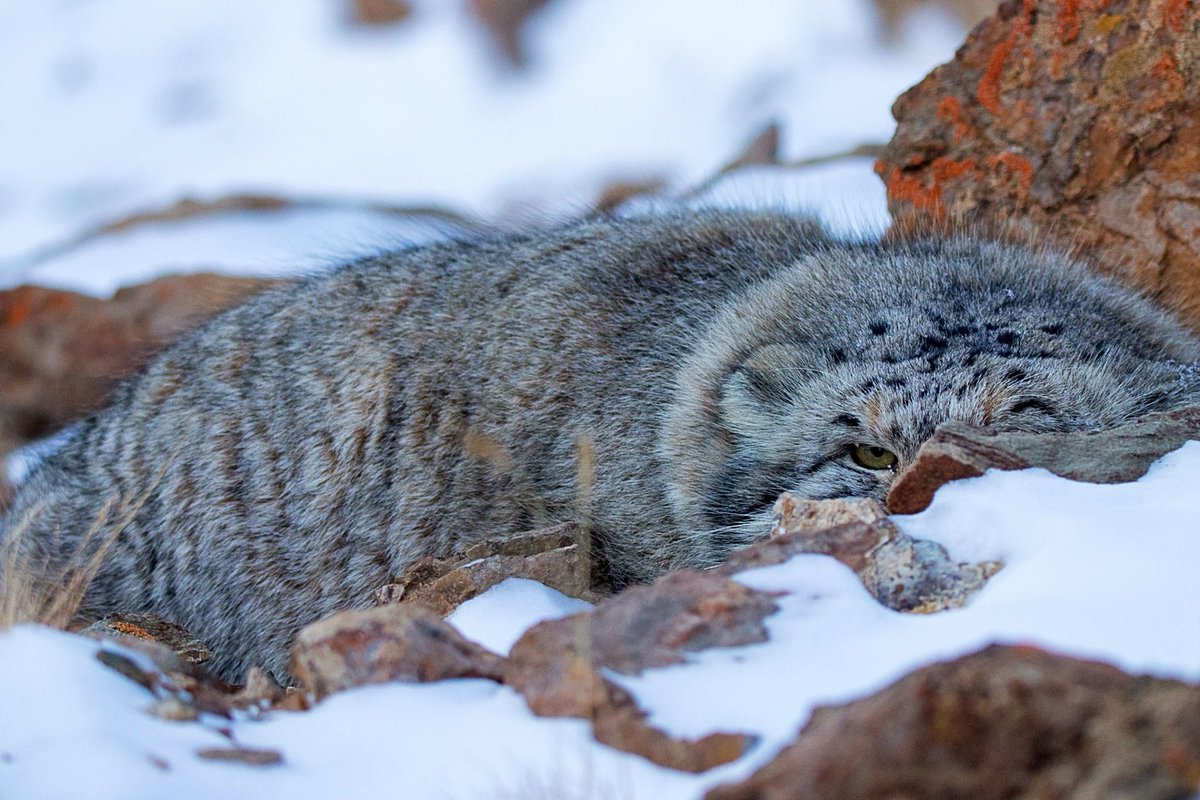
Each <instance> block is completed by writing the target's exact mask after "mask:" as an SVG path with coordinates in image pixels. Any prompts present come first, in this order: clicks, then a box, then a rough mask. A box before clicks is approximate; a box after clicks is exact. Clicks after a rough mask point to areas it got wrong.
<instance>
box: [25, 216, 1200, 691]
mask: <svg viewBox="0 0 1200 800" xmlns="http://www.w3.org/2000/svg"><path fill="white" fill-rule="evenodd" d="M1198 357H1200V349H1198V346H1197V343H1196V342H1195V341H1194V340H1193V339H1191V338H1189V336H1188V335H1187V334H1185V332H1184V331H1183V330H1182V329H1181V328H1180V327H1179V326H1178V325H1177V324H1176V323H1175V322H1174V321H1173V320H1171V319H1170V318H1169V317H1168V316H1166V315H1165V314H1163V313H1161V312H1160V311H1158V310H1156V309H1155V308H1154V307H1152V306H1151V305H1150V304H1149V303H1148V302H1145V301H1144V300H1142V299H1140V298H1138V297H1135V296H1134V295H1133V294H1131V293H1130V292H1128V291H1125V290H1123V289H1121V288H1119V287H1118V286H1117V285H1115V284H1114V283H1112V282H1110V281H1108V280H1104V279H1101V278H1097V277H1094V276H1092V275H1090V274H1088V273H1087V272H1085V271H1084V270H1082V269H1080V268H1079V267H1077V266H1075V265H1073V264H1071V263H1069V262H1067V261H1066V260H1065V259H1064V258H1062V257H1060V256H1057V255H1054V254H1053V253H1046V252H1037V251H1030V250H1027V249H1021V248H1016V247H1011V246H1004V245H998V244H989V243H985V242H980V241H974V240H972V239H970V238H966V237H964V238H949V239H946V238H942V239H934V240H929V241H917V242H910V243H902V244H891V245H878V244H862V245H851V244H843V243H836V242H833V241H831V240H829V239H827V238H826V237H824V236H823V235H822V234H821V233H820V232H819V231H818V230H817V229H816V228H815V227H814V226H813V225H812V224H811V223H808V222H806V221H803V220H798V219H795V218H791V217H786V216H780V215H771V214H753V213H717V212H714V213H691V214H686V215H682V214H680V215H667V216H660V217H653V218H641V219H625V220H601V221H589V222H582V223H577V224H573V225H570V226H567V227H563V228H560V229H557V230H552V231H549V232H544V233H539V234H535V235H520V236H504V237H498V238H495V239H493V240H490V241H481V242H474V243H452V244H442V245H436V246H431V247H425V248H420V249H412V250H403V251H400V252H395V253H389V254H385V255H381V256H378V257H373V258H368V259H366V260H362V261H358V262H356V263H353V264H349V265H347V266H345V267H343V268H341V269H339V270H336V271H334V272H331V273H329V274H324V275H320V276H316V277H312V278H309V279H306V280H303V281H299V282H297V283H295V284H291V285H287V286H284V287H282V288H279V289H277V290H273V291H270V292H268V293H266V294H264V295H262V296H260V297H258V298H256V299H254V300H252V301H251V302H249V303H247V304H246V305H244V306H241V307H239V308H236V309H233V310H231V311H229V312H227V313H225V314H223V315H222V316H220V317H218V318H217V319H215V320H214V321H212V322H211V323H209V324H207V325H205V326H204V327H203V328H201V329H199V330H197V331H195V332H194V333H192V334H191V335H189V336H187V337H186V338H184V339H183V340H182V341H180V342H179V343H178V344H176V345H174V346H173V347H171V348H170V349H169V350H168V351H166V352H165V353H163V354H162V355H161V356H159V357H158V358H157V360H155V361H154V362H153V363H152V364H151V365H150V367H149V368H148V369H147V370H146V371H145V373H144V374H143V375H141V376H140V377H138V378H136V379H135V380H132V381H130V382H128V383H127V384H125V385H124V386H123V387H122V388H121V389H120V390H119V391H118V393H117V394H116V396H115V397H114V398H113V400H112V404H111V405H110V406H109V408H108V409H107V410H105V411H104V412H102V413H100V414H98V415H96V416H94V417H92V418H91V419H88V420H86V421H85V422H83V423H82V424H81V425H79V427H78V430H77V431H76V432H75V434H74V435H73V437H72V438H71V439H70V440H69V441H68V442H67V443H66V444H65V445H64V446H63V447H62V448H61V450H59V451H58V452H57V453H56V454H55V455H53V456H52V457H50V458H49V459H48V460H47V461H45V462H44V463H43V464H42V466H41V467H40V468H38V469H37V470H36V471H35V472H34V474H32V475H31V476H30V478H29V479H28V481H27V482H26V483H25V484H24V486H23V487H22V488H21V490H20V493H19V496H18V498H17V500H16V502H15V504H14V507H13V509H12V510H11V512H10V514H9V517H8V519H7V521H6V523H5V525H6V526H7V528H8V529H9V530H10V531H11V530H15V529H17V528H22V529H24V532H23V535H22V536H21V539H20V541H21V543H22V546H23V547H24V548H25V552H26V554H27V555H29V556H31V557H32V558H33V559H34V561H35V562H36V563H38V564H41V565H43V566H44V567H45V569H46V571H45V573H44V574H45V575H47V576H49V575H53V574H55V570H61V569H62V565H64V564H66V563H67V561H68V560H69V558H70V556H71V555H72V554H73V553H77V552H78V551H80V550H81V549H82V550H84V551H86V550H87V548H88V547H91V546H95V543H97V542H103V541H105V540H108V539H112V544H111V549H110V550H109V551H108V553H107V555H106V557H105V558H104V561H103V566H102V568H101V569H100V572H99V574H98V575H97V577H96V579H95V581H94V582H93V583H92V585H91V588H90V589H89V591H88V593H87V596H86V599H85V602H84V608H83V612H84V613H85V614H86V615H91V616H95V615H103V614H106V613H109V612H113V611H135V610H147V611H152V612H154V613H156V614H158V615H160V616H162V617H164V618H166V619H170V620H174V621H177V622H179V623H182V624H183V625H184V626H186V627H187V628H188V629H190V630H191V631H192V632H193V633H194V634H196V635H197V636H199V637H200V638H201V639H202V640H203V641H205V642H206V643H208V644H209V645H210V646H211V647H212V649H213V651H214V652H215V654H216V655H215V667H216V668H217V670H218V671H219V672H220V673H221V674H222V675H224V676H226V677H228V678H232V679H237V678H239V677H240V676H241V675H242V674H243V673H244V671H245V669H246V668H247V667H249V666H250V665H252V664H259V665H262V666H264V667H266V668H267V669H268V670H270V671H271V672H273V673H274V674H275V675H276V676H278V677H280V678H281V679H284V680H287V679H288V677H289V674H288V668H287V655H288V646H289V643H290V641H291V639H292V636H293V635H294V633H295V632H296V631H297V629H298V628H299V627H301V626H302V625H304V624H305V623H308V622H311V621H313V620H315V619H318V618H320V617H322V616H324V615H327V614H329V613H331V612H333V611H335V610H338V609H342V608H346V607H351V606H358V607H362V606H367V605H369V604H370V603H371V597H372V592H373V590H374V589H376V588H377V587H379V586H381V585H383V584H385V583H387V582H388V580H389V579H390V578H392V577H394V576H396V575H397V574H398V573H400V572H401V571H402V570H403V569H404V567H405V566H406V565H408V564H409V563H410V562H412V561H413V560H414V559H416V558H418V557H421V556H426V555H431V554H446V553H449V552H450V551H453V550H455V549H457V548H459V547H461V546H463V545H465V544H468V543H470V542H471V541H473V540H476V539H478V538H481V537H485V536H488V535H493V534H497V533H503V532H513V531H518V530H523V529H529V528H534V527H538V526H542V525H548V524H552V523H557V522H561V521H565V520H578V521H580V522H582V523H584V524H585V525H587V526H588V527H589V528H590V529H591V530H592V531H593V532H594V535H595V537H596V541H597V544H598V548H599V553H600V555H601V556H602V558H603V560H604V562H605V563H606V565H607V568H608V570H609V572H610V574H611V576H612V578H613V579H614V580H615V581H616V582H617V583H625V582H634V581H645V580H648V579H651V578H653V577H654V576H656V575H658V574H660V573H662V572H664V571H665V570H668V569H672V568H677V567H697V566H705V565H710V564H713V563H715V562H717V561H719V560H720V559H721V558H722V557H723V556H724V555H725V554H727V553H728V552H729V551H730V550H731V549H732V548H735V547H737V546H739V545H743V544H745V543H746V542H747V541H748V539H749V537H751V536H753V535H754V534H755V533H758V532H761V530H762V526H761V523H762V520H763V517H764V514H765V513H766V509H767V508H768V507H769V505H770V503H771V501H772V500H773V499H774V497H775V495H776V494H777V493H778V492H779V491H780V490H783V489H787V490H790V491H792V492H794V493H796V494H797V495H799V496H802V497H813V498H827V497H838V496H844V495H865V496H872V497H882V496H884V494H885V493H886V491H887V488H888V486H889V485H890V483H891V481H892V479H893V477H894V475H895V474H896V471H891V470H868V469H864V468H862V467H859V466H858V465H856V464H855V462H854V461H853V460H852V458H851V456H850V451H851V450H852V448H853V447H854V445H856V444H858V443H866V444H872V445H878V446H881V447H885V448H887V449H889V450H891V451H893V452H894V453H896V454H897V456H898V459H899V463H898V469H903V467H904V465H905V464H906V463H907V462H908V461H909V460H911V459H912V457H913V454H914V452H915V451H916V449H917V447H918V446H919V445H920V444H921V442H922V441H923V440H924V439H925V438H926V437H927V436H928V435H929V434H930V432H931V431H932V430H933V429H934V427H935V426H937V425H938V424H939V423H942V422H945V421H947V420H964V421H967V422H972V423H977V424H983V425H990V426H994V427H997V428H1006V429H1019V430H1045V431H1060V430H1078V429H1085V430H1086V429H1096V428H1103V427H1106V426H1112V425H1116V424H1118V423H1121V422H1124V421H1127V420H1130V419H1133V418H1134V417H1137V416H1138V415H1140V414H1142V413H1145V412H1148V411H1152V410H1156V409H1163V408H1169V407H1172V406H1177V405H1181V404H1184V403H1186V402H1189V401H1195V400H1196V399H1197V397H1198V395H1200V390H1198V388H1197V383H1196V382H1195V381H1194V380H1192V379H1191V365H1192V364H1193V363H1194V362H1196V360H1197V358H1198ZM581 453H582V454H583V455H582V456H581ZM897 471H898V470H897ZM580 476H584V479H583V480H581V479H580ZM581 483H585V484H587V485H580V484H581Z"/></svg>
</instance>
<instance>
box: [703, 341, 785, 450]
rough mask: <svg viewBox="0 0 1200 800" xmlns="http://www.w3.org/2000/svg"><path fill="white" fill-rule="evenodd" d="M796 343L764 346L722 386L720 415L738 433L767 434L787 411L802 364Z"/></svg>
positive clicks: (749, 357)
mask: <svg viewBox="0 0 1200 800" xmlns="http://www.w3.org/2000/svg"><path fill="white" fill-rule="evenodd" d="M802 364H803V354H802V353H801V352H800V349H799V348H798V347H797V346H796V345H787V344H768V345H763V346H762V347H760V348H758V349H757V350H755V351H754V352H752V353H751V354H750V355H749V356H747V357H746V360H745V361H743V362H742V363H741V364H739V365H738V367H737V368H736V369H735V370H733V372H731V373H730V374H729V377H728V378H726V379H725V383H724V384H723V385H722V387H721V417H722V420H723V421H724V422H725V425H726V426H727V427H728V428H729V429H730V430H732V431H733V432H734V433H736V434H739V435H754V434H755V433H765V432H767V431H768V430H769V429H770V427H771V426H772V425H777V424H778V423H779V420H780V419H781V418H782V417H783V416H784V415H785V414H786V413H787V410H788V408H789V407H790V406H791V405H792V402H793V399H794V398H795V396H796V387H797V385H798V384H799V383H800V377H801V374H800V373H801V371H802V369H803V367H802V366H801V365H802Z"/></svg>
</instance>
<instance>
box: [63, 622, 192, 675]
mask: <svg viewBox="0 0 1200 800" xmlns="http://www.w3.org/2000/svg"><path fill="white" fill-rule="evenodd" d="M82 633H83V634H84V635H85V636H102V637H104V638H107V639H112V640H114V641H117V642H120V643H122V644H130V642H131V640H139V641H143V642H145V641H150V642H157V643H158V644H160V645H162V646H163V647H166V648H167V649H168V650H170V651H171V652H172V653H174V654H175V655H176V656H178V657H179V658H180V659H182V660H183V661H184V662H185V663H187V664H203V663H204V662H205V661H208V660H209V659H210V658H212V651H210V650H209V649H208V646H207V645H205V644H204V642H202V641H200V640H199V639H197V638H196V637H195V636H193V635H192V634H191V632H189V631H188V630H187V629H186V628H184V627H183V626H182V625H176V624H175V623H174V622H168V621H167V620H165V619H161V618H159V617H156V616H154V615H153V614H144V613H138V614H110V615H108V616H107V617H105V618H104V619H102V620H98V621H97V622H93V623H92V624H91V625H89V626H88V627H87V628H84V630H83V631H82Z"/></svg>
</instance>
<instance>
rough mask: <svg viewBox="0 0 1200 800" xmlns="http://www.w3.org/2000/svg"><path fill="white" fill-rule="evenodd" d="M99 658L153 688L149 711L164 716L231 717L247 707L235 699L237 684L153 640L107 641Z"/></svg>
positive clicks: (98, 655) (108, 665)
mask: <svg viewBox="0 0 1200 800" xmlns="http://www.w3.org/2000/svg"><path fill="white" fill-rule="evenodd" d="M96 660H97V661H99V662H100V663H101V664H104V665H105V666H106V667H109V668H110V669H113V670H115V671H116V672H119V673H120V674H121V675H123V676H124V677H126V678H128V679H129V680H131V681H133V682H134V683H136V684H138V685H139V686H141V687H142V688H143V689H146V690H147V691H148V692H150V693H151V694H152V695H153V696H154V698H155V702H154V703H153V704H152V705H151V706H150V708H149V712H150V713H151V714H153V715H155V716H157V717H159V718H161V719H168V720H174V721H187V720H191V719H194V718H196V717H197V716H199V715H200V714H201V713H205V714H215V715H218V716H222V717H225V718H229V717H231V716H232V715H233V711H234V710H235V709H240V708H244V707H245V706H243V705H242V704H240V703H238V702H237V701H236V695H235V691H236V690H235V687H233V686H230V685H229V684H226V683H224V682H222V681H221V680H220V679H219V678H216V677H213V676H212V675H209V674H208V672H207V671H206V670H205V669H204V668H203V667H202V666H201V665H199V664H191V663H188V662H185V661H183V660H182V659H180V658H179V657H178V656H176V655H175V654H174V653H173V652H171V650H170V649H169V648H167V647H165V646H163V645H161V644H159V643H158V642H156V641H153V640H147V639H138V638H127V639H124V640H122V641H121V642H120V643H119V644H118V643H117V642H112V643H110V644H106V645H104V646H102V648H101V649H100V650H98V651H97V652H96Z"/></svg>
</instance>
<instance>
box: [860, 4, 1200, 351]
mask: <svg viewBox="0 0 1200 800" xmlns="http://www.w3.org/2000/svg"><path fill="white" fill-rule="evenodd" d="M892 113H893V115H894V116H895V117H896V120H897V123H898V124H897V128H896V133H895V135H894V137H893V138H892V141H891V143H890V144H889V146H888V148H887V151H886V152H885V154H884V156H883V158H882V159H880V161H879V162H878V165H877V170H878V171H879V173H880V174H881V175H882V176H883V178H884V181H885V183H886V184H887V190H888V205H889V208H890V210H891V212H892V215H893V218H894V219H895V220H896V223H897V229H898V230H899V231H901V232H903V231H905V230H912V229H917V230H921V229H927V228H929V227H930V225H931V224H933V225H936V224H937V223H938V222H940V221H946V220H970V221H971V224H972V225H973V226H974V227H976V228H980V227H985V228H986V227H997V228H1001V229H1004V230H1008V231H1010V232H1012V233H1014V234H1016V235H1018V236H1019V237H1020V238H1024V239H1030V240H1034V241H1039V242H1044V241H1045V240H1046V238H1047V237H1048V236H1049V237H1053V236H1054V235H1055V234H1059V236H1060V238H1061V239H1063V240H1064V241H1063V244H1064V246H1066V245H1069V246H1071V247H1072V248H1074V249H1075V251H1076V253H1077V254H1078V255H1081V256H1084V257H1086V259H1087V260H1088V261H1090V262H1093V263H1094V264H1095V265H1097V266H1098V267H1099V268H1100V269H1101V270H1102V271H1104V272H1106V273H1108V274H1111V275H1114V276H1116V277H1118V278H1119V279H1122V280H1123V281H1124V282H1126V283H1128V284H1130V285H1132V286H1134V287H1136V288H1139V289H1141V290H1143V291H1145V292H1146V293H1147V294H1149V295H1151V296H1153V297H1155V298H1158V299H1159V300H1161V301H1162V302H1163V303H1164V304H1165V305H1167V306H1169V307H1172V308H1174V309H1175V310H1176V311H1178V312H1179V313H1180V314H1181V315H1182V316H1183V317H1184V318H1185V320H1186V321H1187V322H1188V323H1189V324H1190V325H1191V326H1192V327H1193V328H1194V329H1196V330H1200V180H1198V179H1197V175H1200V147H1198V145H1200V14H1197V13H1195V9H1194V8H1193V6H1192V5H1191V4H1190V3H1188V2H1187V0H1113V1H1112V2H1105V3H1098V2H1078V0H1006V2H1004V3H1001V4H1000V7H999V10H998V12H997V13H996V14H995V15H994V16H992V17H991V18H990V19H988V20H986V21H985V22H983V23H982V24H981V25H980V26H979V27H977V28H976V29H975V30H974V31H973V32H972V33H971V35H970V36H969V37H968V39H967V41H966V43H965V44H964V45H963V47H962V48H960V49H959V51H958V53H957V54H956V55H955V58H954V60H953V61H951V62H950V63H948V64H945V65H943V66H941V67H938V68H937V69H936V70H934V71H933V72H932V73H931V74H930V75H929V76H927V77H926V78H925V79H924V80H923V81H922V82H921V83H919V84H918V85H917V86H915V87H913V88H912V89H910V90H909V91H907V92H905V93H904V94H903V95H902V96H901V97H900V98H899V99H898V100H897V101H896V103H895V105H893V107H892Z"/></svg>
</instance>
